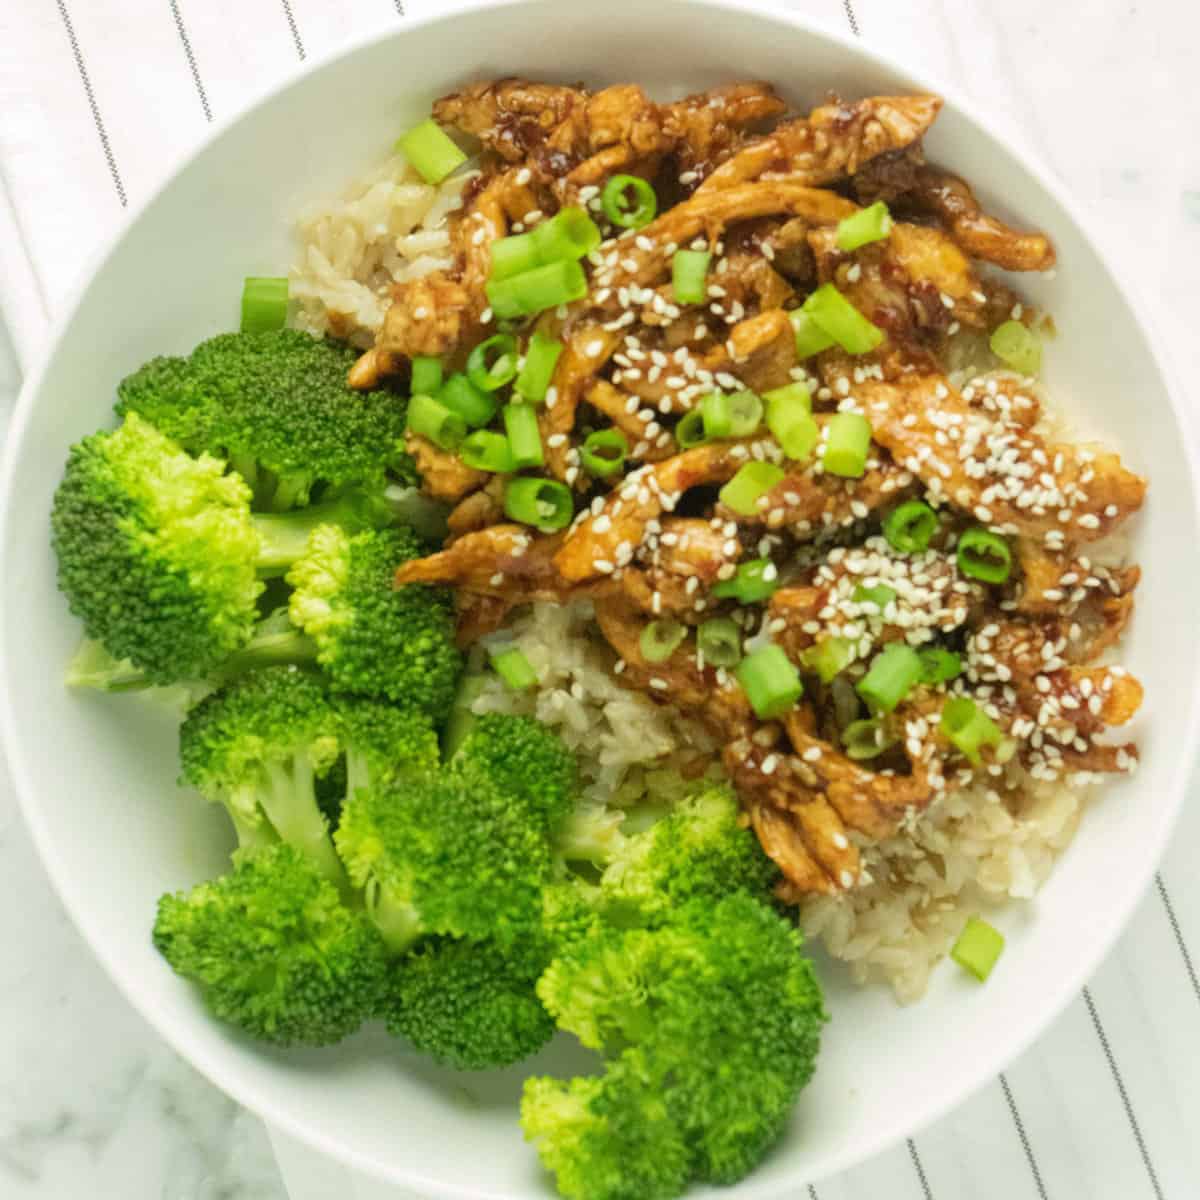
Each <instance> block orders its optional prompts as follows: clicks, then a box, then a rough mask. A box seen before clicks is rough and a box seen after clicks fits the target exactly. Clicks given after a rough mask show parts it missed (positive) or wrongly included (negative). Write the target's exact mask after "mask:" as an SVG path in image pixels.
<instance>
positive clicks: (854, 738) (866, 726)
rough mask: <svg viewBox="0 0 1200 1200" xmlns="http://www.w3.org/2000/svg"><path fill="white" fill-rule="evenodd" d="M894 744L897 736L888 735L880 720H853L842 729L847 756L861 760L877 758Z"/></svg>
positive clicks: (843, 746) (843, 747)
mask: <svg viewBox="0 0 1200 1200" xmlns="http://www.w3.org/2000/svg"><path fill="white" fill-rule="evenodd" d="M894 744H895V738H890V737H888V735H887V733H886V731H885V730H884V727H883V722H882V721H879V720H870V721H851V722H850V724H849V725H847V726H846V728H845V729H843V730H842V749H843V750H845V752H846V757H847V758H853V759H855V760H856V761H859V762H861V761H863V760H865V759H868V758H876V757H877V756H878V755H880V754H882V753H883V752H884V751H885V750H887V749H888V747H890V746H892V745H894Z"/></svg>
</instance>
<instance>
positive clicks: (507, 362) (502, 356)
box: [467, 333, 517, 392]
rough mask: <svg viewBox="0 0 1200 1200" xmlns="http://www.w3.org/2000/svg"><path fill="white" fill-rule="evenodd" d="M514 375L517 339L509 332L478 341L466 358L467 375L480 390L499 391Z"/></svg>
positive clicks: (515, 371)
mask: <svg viewBox="0 0 1200 1200" xmlns="http://www.w3.org/2000/svg"><path fill="white" fill-rule="evenodd" d="M516 376H517V339H516V338H515V337H513V335H512V334H511V333H497V334H496V335H495V336H494V337H490V338H488V339H487V340H486V341H483V342H480V343H479V345H478V346H476V347H475V349H474V350H472V351H471V353H470V355H469V357H468V358H467V377H468V378H469V379H470V381H471V382H472V383H473V384H474V385H475V386H476V387H477V388H479V389H480V390H481V391H484V392H496V391H499V390H500V388H502V387H504V385H505V384H506V383H511V382H512V381H513V380H514V379H515V378H516Z"/></svg>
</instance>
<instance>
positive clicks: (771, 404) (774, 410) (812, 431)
mask: <svg viewBox="0 0 1200 1200" xmlns="http://www.w3.org/2000/svg"><path fill="white" fill-rule="evenodd" d="M763 400H764V402H765V403H766V406H767V428H768V429H769V430H770V431H771V432H772V433H773V434H774V435H775V440H776V441H777V442H778V443H779V445H780V447H781V448H782V450H783V452H784V454H786V455H787V456H788V458H790V459H793V460H795V461H802V460H803V459H806V458H808V456H809V455H810V454H812V452H813V450H814V449H815V448H816V445H817V442H818V441H819V440H820V437H821V427H820V426H819V425H818V424H817V423H816V421H814V420H813V416H812V396H811V395H810V394H809V391H808V388H806V387H805V386H804V384H802V383H790V384H788V385H787V387H781V388H775V390H774V391H770V392H765V393H764V394H763Z"/></svg>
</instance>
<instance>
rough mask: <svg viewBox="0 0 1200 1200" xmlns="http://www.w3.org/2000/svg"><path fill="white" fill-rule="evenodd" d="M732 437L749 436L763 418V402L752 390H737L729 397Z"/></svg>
mask: <svg viewBox="0 0 1200 1200" xmlns="http://www.w3.org/2000/svg"><path fill="white" fill-rule="evenodd" d="M729 416H730V421H731V422H732V427H731V429H730V434H731V436H732V437H749V436H750V434H752V433H753V432H754V431H755V430H756V429H757V428H758V427H759V426H760V425H761V424H762V419H763V402H762V401H761V400H760V399H759V398H758V396H757V395H756V394H755V393H754V392H751V391H744V392H735V393H734V394H733V395H732V396H730V397H729Z"/></svg>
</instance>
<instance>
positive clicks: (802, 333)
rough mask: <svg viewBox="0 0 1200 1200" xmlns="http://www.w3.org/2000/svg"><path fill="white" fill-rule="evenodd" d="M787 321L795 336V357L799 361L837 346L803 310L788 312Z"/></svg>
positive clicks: (797, 309)
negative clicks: (789, 322)
mask: <svg viewBox="0 0 1200 1200" xmlns="http://www.w3.org/2000/svg"><path fill="white" fill-rule="evenodd" d="M788 320H789V321H791V323H792V329H793V330H794V331H795V334H796V357H797V358H799V359H801V360H803V359H806V358H812V356H813V355H814V354H820V353H821V351H822V350H828V349H829V348H830V346H834V345H836V344H837V343H836V342H835V341H834V339H833V338H832V337H830V336H829V334H827V333H826V332H825V330H824V329H822V328H821V327H820V325H818V324H817V323H816V321H814V320H813V319H812V317H811V316H809V314H808V313H807V312H806V311H805V310H804V309H803V308H796V309H793V310H792V311H791V312H789V313H788Z"/></svg>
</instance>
